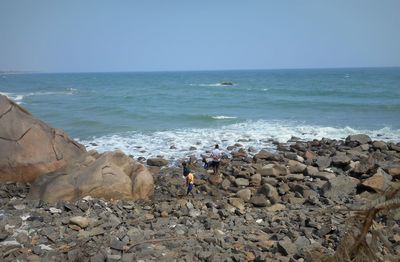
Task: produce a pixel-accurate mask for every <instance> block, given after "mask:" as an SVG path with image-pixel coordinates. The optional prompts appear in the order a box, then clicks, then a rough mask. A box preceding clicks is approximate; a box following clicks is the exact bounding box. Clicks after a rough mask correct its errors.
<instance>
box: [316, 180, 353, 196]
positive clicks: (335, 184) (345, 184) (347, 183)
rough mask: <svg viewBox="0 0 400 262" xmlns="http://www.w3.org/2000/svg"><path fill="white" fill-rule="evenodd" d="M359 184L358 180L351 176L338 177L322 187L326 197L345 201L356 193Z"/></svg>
mask: <svg viewBox="0 0 400 262" xmlns="http://www.w3.org/2000/svg"><path fill="white" fill-rule="evenodd" d="M359 182H360V181H359V180H358V179H356V178H353V177H350V176H345V175H342V176H337V177H335V178H333V179H330V180H328V182H327V183H325V184H324V185H323V186H322V189H321V190H322V193H323V196H324V197H327V198H330V199H343V198H345V197H347V196H349V195H352V194H355V193H356V191H357V185H358V183H359Z"/></svg>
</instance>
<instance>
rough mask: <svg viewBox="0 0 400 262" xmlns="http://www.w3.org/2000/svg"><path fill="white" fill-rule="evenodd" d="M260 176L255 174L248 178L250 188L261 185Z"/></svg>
mask: <svg viewBox="0 0 400 262" xmlns="http://www.w3.org/2000/svg"><path fill="white" fill-rule="evenodd" d="M261 179H262V177H261V174H259V173H257V174H254V175H252V176H251V177H250V185H251V186H259V185H260V184H261Z"/></svg>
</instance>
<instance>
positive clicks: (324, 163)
mask: <svg viewBox="0 0 400 262" xmlns="http://www.w3.org/2000/svg"><path fill="white" fill-rule="evenodd" d="M331 162H332V160H331V158H330V157H328V156H319V157H317V161H316V162H315V163H316V164H317V166H318V168H319V170H324V169H325V168H327V167H329V166H330V165H331Z"/></svg>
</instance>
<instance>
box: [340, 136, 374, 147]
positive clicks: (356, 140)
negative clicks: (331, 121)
mask: <svg viewBox="0 0 400 262" xmlns="http://www.w3.org/2000/svg"><path fill="white" fill-rule="evenodd" d="M369 142H371V138H370V137H369V136H367V135H364V134H358V135H350V136H348V137H347V138H346V145H351V144H352V143H353V144H355V145H362V144H367V143H369Z"/></svg>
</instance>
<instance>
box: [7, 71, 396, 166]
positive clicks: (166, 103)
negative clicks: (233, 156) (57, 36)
mask: <svg viewBox="0 0 400 262" xmlns="http://www.w3.org/2000/svg"><path fill="white" fill-rule="evenodd" d="M224 81H230V82H233V83H234V85H232V86H224V85H222V84H221V83H222V82H224ZM0 93H1V94H4V95H6V96H8V97H10V98H11V99H13V100H14V101H15V102H17V103H19V104H20V105H21V106H23V107H25V108H26V109H28V110H29V111H30V112H32V113H33V114H34V115H35V116H36V117H38V118H40V119H42V120H43V121H45V122H47V123H48V124H50V125H51V126H54V127H58V128H62V129H64V130H65V131H66V132H67V133H68V134H70V135H71V136H72V137H73V138H75V139H77V140H79V141H80V142H81V143H83V144H85V145H86V146H87V147H88V149H92V148H94V149H97V150H98V151H105V150H114V149H117V148H118V149H121V150H123V151H124V152H125V153H127V154H131V155H134V156H135V157H139V156H144V157H146V158H147V157H154V156H157V155H162V156H164V157H166V158H170V159H176V158H181V157H185V156H188V155H199V154H201V153H203V152H204V151H205V150H207V149H210V148H211V147H212V146H213V144H215V143H219V144H221V145H222V147H226V146H228V145H233V144H235V143H240V144H242V145H244V146H246V147H248V146H254V147H256V148H257V149H261V148H267V149H272V150H273V145H272V143H271V140H278V141H281V142H285V141H287V140H288V139H290V137H291V136H297V137H300V138H302V139H305V140H309V139H314V138H318V139H320V138H322V137H328V138H334V139H344V138H345V137H346V136H347V135H349V134H355V133H366V134H368V135H370V136H371V137H372V138H374V139H379V140H384V141H394V142H399V141H400V68H367V69H304V70H251V71H250V70H249V71H210V72H207V71H199V72H145V73H68V74H7V73H1V74H0ZM191 147H192V149H191V150H190V148H191ZM194 148H196V149H194Z"/></svg>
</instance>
